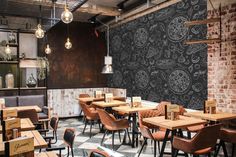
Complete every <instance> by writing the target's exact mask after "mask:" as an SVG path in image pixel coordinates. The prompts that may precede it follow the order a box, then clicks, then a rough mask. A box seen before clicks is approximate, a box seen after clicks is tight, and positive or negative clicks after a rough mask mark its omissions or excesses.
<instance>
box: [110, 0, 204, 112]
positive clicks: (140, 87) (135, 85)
mask: <svg viewBox="0 0 236 157" xmlns="http://www.w3.org/2000/svg"><path fill="white" fill-rule="evenodd" d="M206 16H207V3H206V0H183V1H181V2H179V3H177V4H175V5H172V6H170V7H168V8H165V9H162V10H160V11H157V12H155V13H152V14H149V15H146V16H143V17H141V18H138V19H136V20H133V21H131V22H129V23H126V24H123V25H121V26H118V27H116V28H114V29H112V30H111V35H110V39H111V55H112V57H113V67H114V71H115V72H114V74H113V75H112V76H110V77H109V79H108V84H109V86H110V87H122V88H127V93H128V96H132V95H133V96H135V95H139V96H142V99H146V100H151V101H156V102H160V101H162V100H169V101H171V102H172V103H178V104H182V105H184V106H185V107H188V108H194V109H197V108H202V105H203V102H204V100H205V99H206V98H207V45H206V44H195V45H185V44H184V41H185V40H187V39H203V38H205V37H206V32H207V29H206V28H207V27H206V25H200V26H194V27H190V28H188V27H185V26H184V22H185V21H189V20H196V19H205V18H206Z"/></svg>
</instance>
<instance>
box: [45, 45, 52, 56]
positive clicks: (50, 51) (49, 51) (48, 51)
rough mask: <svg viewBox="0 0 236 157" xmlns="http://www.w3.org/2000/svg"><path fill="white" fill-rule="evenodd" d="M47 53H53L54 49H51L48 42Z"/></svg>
mask: <svg viewBox="0 0 236 157" xmlns="http://www.w3.org/2000/svg"><path fill="white" fill-rule="evenodd" d="M45 53H46V54H47V55H48V54H50V53H52V50H51V48H50V46H49V44H47V46H46V48H45Z"/></svg>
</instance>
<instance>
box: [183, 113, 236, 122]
mask: <svg viewBox="0 0 236 157" xmlns="http://www.w3.org/2000/svg"><path fill="white" fill-rule="evenodd" d="M184 115H185V116H189V117H195V118H200V119H205V120H209V121H214V122H219V121H225V120H232V119H235V118H236V114H233V113H226V112H217V113H216V114H209V113H203V111H196V112H186V113H184Z"/></svg>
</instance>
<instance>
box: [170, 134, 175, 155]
mask: <svg viewBox="0 0 236 157" xmlns="http://www.w3.org/2000/svg"><path fill="white" fill-rule="evenodd" d="M175 135H176V130H172V133H171V156H172V157H174V156H175V149H174V147H173V144H172V143H173V139H174V136H175Z"/></svg>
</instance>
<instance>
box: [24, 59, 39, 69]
mask: <svg viewBox="0 0 236 157" xmlns="http://www.w3.org/2000/svg"><path fill="white" fill-rule="evenodd" d="M39 67H40V66H39V65H38V63H37V60H35V59H21V60H20V68H39Z"/></svg>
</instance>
